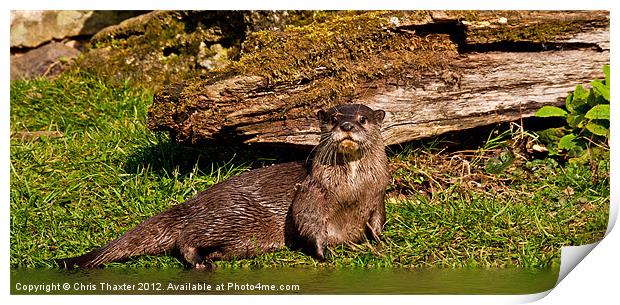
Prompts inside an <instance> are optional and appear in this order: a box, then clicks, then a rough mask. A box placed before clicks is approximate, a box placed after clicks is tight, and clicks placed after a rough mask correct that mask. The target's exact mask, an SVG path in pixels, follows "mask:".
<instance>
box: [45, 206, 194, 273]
mask: <svg viewBox="0 0 620 305" xmlns="http://www.w3.org/2000/svg"><path fill="white" fill-rule="evenodd" d="M177 207H178V206H177ZM173 210H176V209H175V208H172V209H171V210H168V211H167V212H164V213H162V214H159V215H156V216H153V217H151V218H149V219H147V220H146V221H145V222H143V223H141V224H139V225H138V226H137V227H135V228H134V229H132V230H130V231H128V232H127V233H125V234H124V235H123V236H121V237H119V238H118V239H116V240H114V241H112V242H110V243H109V244H107V245H105V246H103V247H100V248H97V249H95V250H93V251H91V252H88V253H86V254H84V255H80V256H77V257H71V258H65V259H59V260H56V263H57V264H58V266H59V267H60V268H66V269H72V268H75V267H80V268H96V267H99V266H101V265H102V264H104V263H108V262H114V261H122V260H125V259H127V258H129V257H132V256H136V255H142V254H151V255H155V254H161V253H164V252H168V251H170V250H172V249H173V247H174V245H175V243H176V241H177V237H178V236H179V233H180V232H181V230H182V222H181V221H180V220H179V217H175V216H178V215H176V213H174V212H173ZM171 212H173V213H171Z"/></svg>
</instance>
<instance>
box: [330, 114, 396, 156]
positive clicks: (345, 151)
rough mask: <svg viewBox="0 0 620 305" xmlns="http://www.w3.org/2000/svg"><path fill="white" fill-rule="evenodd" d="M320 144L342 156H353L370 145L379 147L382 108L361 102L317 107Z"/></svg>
mask: <svg viewBox="0 0 620 305" xmlns="http://www.w3.org/2000/svg"><path fill="white" fill-rule="evenodd" d="M318 117H319V122H320V127H321V145H323V146H329V149H330V150H335V151H336V152H337V153H339V154H342V155H345V156H351V157H352V156H357V155H360V154H362V153H364V151H365V150H368V149H371V148H373V147H377V146H379V147H381V149H383V141H382V140H381V132H380V130H381V123H382V122H383V118H384V117H385V111H383V110H372V109H370V108H368V107H367V106H364V105H361V104H345V105H340V106H336V107H333V108H330V109H328V110H319V112H318Z"/></svg>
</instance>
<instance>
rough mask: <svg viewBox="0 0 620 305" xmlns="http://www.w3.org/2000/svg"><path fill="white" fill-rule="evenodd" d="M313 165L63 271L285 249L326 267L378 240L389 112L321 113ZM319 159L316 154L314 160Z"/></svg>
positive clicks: (145, 228)
mask: <svg viewBox="0 0 620 305" xmlns="http://www.w3.org/2000/svg"><path fill="white" fill-rule="evenodd" d="M317 115H318V119H319V125H320V129H321V136H320V141H319V144H318V145H317V146H316V147H315V148H314V149H313V152H314V155H313V158H312V159H311V160H310V161H306V162H304V161H298V162H289V163H283V164H277V165H272V166H268V167H264V168H260V169H255V170H251V171H249V172H245V173H242V174H240V175H238V176H235V177H231V178H230V179H228V180H226V181H223V182H220V183H218V184H215V185H213V186H211V187H210V188H208V189H206V190H204V191H202V192H200V193H198V194H197V195H195V196H194V197H192V198H190V199H189V200H187V201H185V202H184V203H181V204H178V205H175V206H173V207H171V208H170V209H168V210H166V211H164V212H162V213H160V214H158V215H155V216H153V217H151V218H149V219H147V220H146V221H144V222H142V223H141V224H139V225H138V226H136V227H135V228H133V229H131V230H129V231H127V232H126V233H125V234H124V235H122V236H121V237H119V238H118V239H116V240H114V241H112V242H110V243H108V244H106V245H104V246H102V247H100V248H97V249H95V250H93V251H91V252H88V253H86V254H84V255H81V256H77V257H73V258H65V259H60V260H57V261H56V262H57V264H58V265H59V267H61V268H75V267H81V268H97V267H101V266H102V265H103V264H105V263H108V262H113V261H124V260H127V259H129V258H131V257H134V256H138V255H146V254H149V255H159V254H164V253H168V254H176V255H177V256H178V257H179V258H180V259H182V260H183V261H184V262H185V263H187V264H188V266H191V267H194V268H205V267H206V264H207V263H208V262H210V261H213V260H225V259H230V258H233V257H236V258H246V257H252V256H255V255H257V254H258V253H261V252H270V251H277V250H280V249H282V248H284V247H289V248H291V249H295V250H301V251H303V252H305V253H306V254H309V255H311V256H312V257H314V258H316V259H319V260H324V259H325V253H326V247H328V246H333V245H338V244H342V243H347V242H359V241H361V240H363V239H364V238H368V239H370V240H378V239H379V236H380V234H381V231H382V230H383V226H384V224H385V205H384V196H385V190H386V188H387V185H388V183H389V181H390V176H389V171H388V163H387V157H386V154H385V147H384V144H383V140H382V138H381V133H380V127H381V124H382V122H383V119H384V117H385V112H384V111H383V110H372V109H371V108H369V107H367V106H365V105H361V104H344V105H340V106H336V107H333V108H330V109H328V110H319V111H318V113H317ZM311 154H312V152H311Z"/></svg>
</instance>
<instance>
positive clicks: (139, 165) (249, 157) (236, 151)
mask: <svg viewBox="0 0 620 305" xmlns="http://www.w3.org/2000/svg"><path fill="white" fill-rule="evenodd" d="M311 149H312V148H311V147H304V146H299V147H284V146H268V145H262V144H253V145H248V144H243V143H230V144H227V145H224V144H219V145H200V146H187V145H182V144H178V143H175V142H174V141H173V140H171V139H170V138H169V137H168V135H167V134H165V133H158V134H157V141H155V143H151V144H150V145H146V146H143V147H141V148H140V149H138V150H137V151H136V152H135V153H134V154H132V155H130V156H129V158H128V161H127V162H126V164H125V166H124V170H125V171H126V172H127V173H135V172H138V171H140V170H141V169H143V168H148V169H150V170H151V171H152V172H153V173H156V174H158V175H164V174H167V173H172V172H178V174H179V175H180V176H187V175H189V174H190V173H192V171H194V169H195V168H196V167H197V168H198V170H200V171H202V172H209V171H211V169H212V166H213V165H218V166H221V165H226V166H227V167H231V168H240V167H250V168H259V167H263V166H267V165H271V164H276V163H284V162H290V161H303V160H306V158H307V157H308V155H309V153H310V151H311Z"/></svg>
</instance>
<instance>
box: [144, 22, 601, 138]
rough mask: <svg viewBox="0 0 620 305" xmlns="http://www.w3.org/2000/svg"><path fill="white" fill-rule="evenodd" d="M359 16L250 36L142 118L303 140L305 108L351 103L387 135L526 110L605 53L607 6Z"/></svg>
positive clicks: (307, 131) (553, 100)
mask: <svg viewBox="0 0 620 305" xmlns="http://www.w3.org/2000/svg"><path fill="white" fill-rule="evenodd" d="M370 14H372V15H370ZM366 15H368V16H366ZM366 15H365V14H358V15H356V16H345V17H335V18H344V20H343V19H335V20H332V21H331V22H332V23H330V20H326V21H325V25H316V24H314V25H311V26H313V27H314V28H308V27H310V26H306V27H297V28H295V27H293V28H289V29H287V30H285V31H282V32H279V33H278V34H277V35H275V36H273V35H272V34H271V33H268V32H259V33H258V35H256V36H253V37H249V38H248V40H246V42H244V44H245V46H246V49H244V50H243V52H244V53H243V55H242V57H241V58H240V60H239V62H238V64H236V65H233V66H232V67H231V68H230V69H227V70H225V71H221V72H220V73H216V74H213V75H210V76H209V77H206V78H202V79H197V80H194V81H186V82H183V83H179V84H175V85H172V86H169V87H167V88H165V89H164V90H162V91H161V92H159V93H158V94H156V95H155V100H154V104H153V106H152V107H151V109H150V112H149V127H150V128H152V129H154V130H168V131H170V132H171V135H172V136H173V137H174V138H175V139H176V140H177V141H178V142H181V143H188V144H198V143H205V142H207V143H211V142H222V141H235V142H245V143H270V144H275V143H287V144H297V145H314V144H316V143H317V141H318V139H319V136H318V131H319V130H318V126H317V125H316V124H315V122H316V119H315V118H314V113H315V112H316V110H317V109H318V108H321V107H329V106H332V105H335V104H340V103H345V102H349V101H352V102H361V103H364V104H367V105H368V106H370V107H371V108H381V109H384V110H385V111H386V112H387V116H386V120H385V124H384V127H383V130H382V133H383V136H384V138H385V140H386V144H395V143H402V142H406V141H410V140H415V139H420V138H424V137H428V136H432V135H437V134H441V133H444V132H448V131H454V130H461V129H467V128H473V127H477V126H482V125H487V124H491V123H496V122H505V121H511V120H517V119H519V118H520V117H528V116H532V115H533V114H534V112H535V111H536V110H537V109H538V108H540V107H542V106H543V105H549V104H554V105H559V104H562V102H563V99H564V98H565V97H566V95H567V94H568V93H569V92H570V91H571V90H572V89H573V88H574V87H575V85H577V84H581V83H586V82H588V81H590V80H592V79H594V78H601V77H602V66H603V64H606V63H609V14H608V12H600V11H587V12H583V11H571V12H540V11H537V12H505V11H481V12H456V11H450V12H441V11H434V12H372V13H366ZM345 21H346V22H349V23H351V24H359V26H357V30H355V29H354V30H353V31H354V32H355V34H351V35H346V32H345V31H347V30H349V29H347V28H346V25H342V24H346V22H345ZM336 24H338V26H337V27H336ZM321 31H323V32H321ZM339 31H342V32H339ZM325 32H327V34H326V33H325ZM342 33H345V34H342ZM341 34H342V35H341ZM270 35H272V36H270ZM265 37H267V38H265ZM317 37H318V38H317ZM306 38H307V40H308V41H309V43H308V45H307V46H304V45H302V44H303V41H304V39H306ZM261 39H263V40H261ZM296 39H297V40H296ZM313 39H316V40H315V41H313ZM322 41H329V42H330V43H326V44H325V46H323V45H322V44H321V43H322ZM332 41H333V43H331V42H332ZM347 41H352V42H350V43H348V44H347ZM366 41H370V43H369V44H368V45H367V46H365V45H363V44H364V43H366ZM287 42H288V43H287ZM360 44H362V45H361V46H360V47H359V48H358V45H360ZM252 46H254V47H253V48H252ZM295 48H299V49H301V50H302V51H300V50H298V49H295ZM304 48H306V49H308V50H309V51H305V49H304ZM270 50H275V51H271V52H270ZM296 52H297V53H296ZM343 54H344V55H343ZM286 62H293V63H294V64H293V65H292V67H284V68H280V66H283V65H285V63H286ZM257 63H261V64H264V65H265V68H264V69H263V70H261V69H260V67H257Z"/></svg>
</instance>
